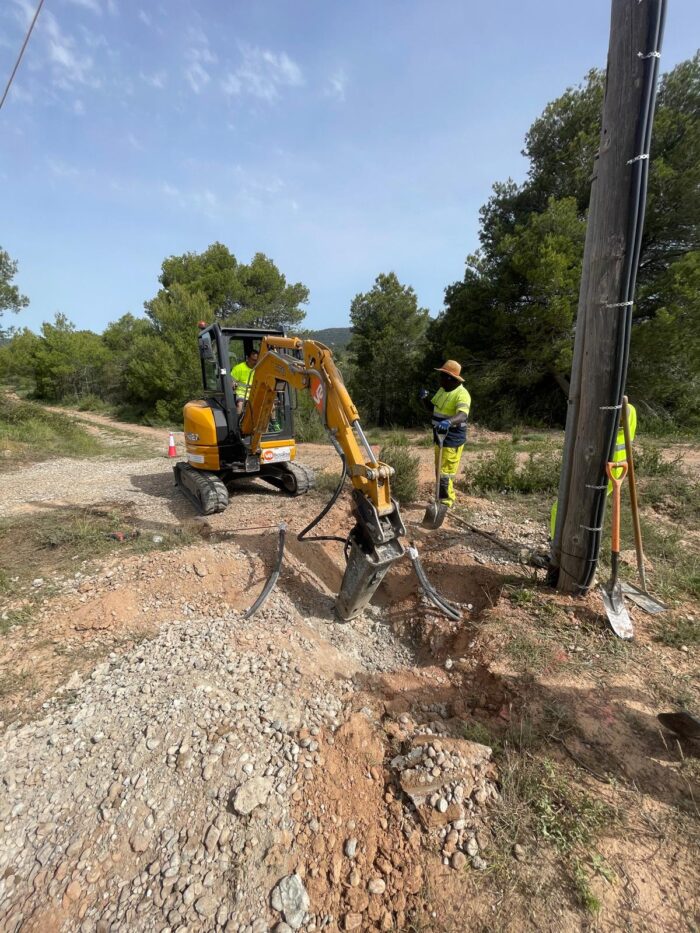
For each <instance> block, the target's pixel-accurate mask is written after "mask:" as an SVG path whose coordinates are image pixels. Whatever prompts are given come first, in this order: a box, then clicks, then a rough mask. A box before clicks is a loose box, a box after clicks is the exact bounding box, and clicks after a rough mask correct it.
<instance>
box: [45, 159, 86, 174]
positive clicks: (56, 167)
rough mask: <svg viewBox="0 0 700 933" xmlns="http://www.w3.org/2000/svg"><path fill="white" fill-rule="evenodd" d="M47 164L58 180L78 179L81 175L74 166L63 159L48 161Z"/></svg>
mask: <svg viewBox="0 0 700 933" xmlns="http://www.w3.org/2000/svg"><path fill="white" fill-rule="evenodd" d="M46 164H47V165H48V167H49V171H50V172H51V174H52V175H55V177H56V178H76V177H77V176H78V175H80V171H79V170H78V169H77V168H76V167H75V166H74V165H69V164H68V163H67V162H64V161H63V160H62V159H47V160H46Z"/></svg>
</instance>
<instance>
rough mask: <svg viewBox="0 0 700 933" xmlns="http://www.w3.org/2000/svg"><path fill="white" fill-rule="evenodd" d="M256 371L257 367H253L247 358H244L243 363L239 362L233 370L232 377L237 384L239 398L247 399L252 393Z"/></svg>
mask: <svg viewBox="0 0 700 933" xmlns="http://www.w3.org/2000/svg"><path fill="white" fill-rule="evenodd" d="M254 372H255V369H251V368H250V366H248V364H247V363H246V361H245V360H243V362H242V363H238V364H237V365H236V366H234V367H233V369H232V370H231V378H232V379H233V381H234V382H235V383H236V384H237V385H236V395H237V396H238V398H244V399H247V398H248V396H249V395H250V384H251V382H252V381H253V373H254Z"/></svg>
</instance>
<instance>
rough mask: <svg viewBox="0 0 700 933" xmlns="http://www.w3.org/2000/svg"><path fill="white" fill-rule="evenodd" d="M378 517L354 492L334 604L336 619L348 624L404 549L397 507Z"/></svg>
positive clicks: (368, 502)
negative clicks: (352, 523) (352, 519)
mask: <svg viewBox="0 0 700 933" xmlns="http://www.w3.org/2000/svg"><path fill="white" fill-rule="evenodd" d="M392 503H393V506H394V507H393V509H392V511H391V512H390V513H389V514H388V515H382V516H380V515H379V514H378V512H377V509H376V508H375V506H374V504H373V503H372V502H371V500H370V499H368V498H367V496H365V495H364V494H363V493H362V492H360V491H359V490H357V489H356V490H354V492H353V513H354V515H355V520H356V523H355V527H354V528H353V529H352V531H351V532H350V537H349V552H348V563H347V566H346V568H345V575H344V576H343V583H342V585H341V587H340V593H338V597H337V599H336V602H335V609H336V612H337V614H338V617H339V618H340V619H342V620H343V621H344V622H349V621H350V619H354V618H355V616H357V615H359V614H360V613H361V612H362V610H363V609H364V608H365V607H366V606H367V604H368V603H369V602H370V600H371V599H372V597H373V596H374V593H375V592H376V589H377V587H378V586H379V584H380V583H381V582H382V580H383V579H384V576H385V574H386V572H387V570H388V569H389V567H391V565H392V564H393V563H394V561H397V560H398V559H399V558H400V557H403V554H404V549H403V545H402V544H401V541H400V537H401V536H402V535H405V534H406V529H405V528H404V525H403V522H402V521H401V515H400V513H399V507H398V504H397V502H396V501H395V500H392Z"/></svg>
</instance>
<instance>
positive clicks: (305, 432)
mask: <svg viewBox="0 0 700 933" xmlns="http://www.w3.org/2000/svg"><path fill="white" fill-rule="evenodd" d="M297 399H298V408H297V409H296V411H295V412H294V437H295V439H296V440H297V441H299V443H301V444H319V443H323V442H324V441H325V440H327V438H326V429H325V428H324V427H323V423H322V422H321V416H320V415H319V413H318V412H317V411H316V409H315V408H314V404H313V402H312V401H311V399H310V398H309V397H308V395H305V394H304V393H301V392H300V393H298V394H297Z"/></svg>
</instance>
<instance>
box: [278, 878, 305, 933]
mask: <svg viewBox="0 0 700 933" xmlns="http://www.w3.org/2000/svg"><path fill="white" fill-rule="evenodd" d="M271 903H272V907H273V908H274V910H277V911H279V912H280V913H281V914H283V915H284V919H285V921H286V922H287V923H288V924H289V926H290V927H291V928H292V929H293V930H298V929H299V928H300V927H301V925H302V923H303V922H304V915H305V914H306V912H307V910H308V909H309V905H310V903H311V901H310V900H309V895H308V894H307V893H306V888H305V887H304V883H303V881H302V880H301V878H300V877H299V875H297V874H294V875H287V877H286V878H282V880H281V881H280V882H279V884H278V885H277V887H276V888H275V889H274V890H273V892H272V898H271Z"/></svg>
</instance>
